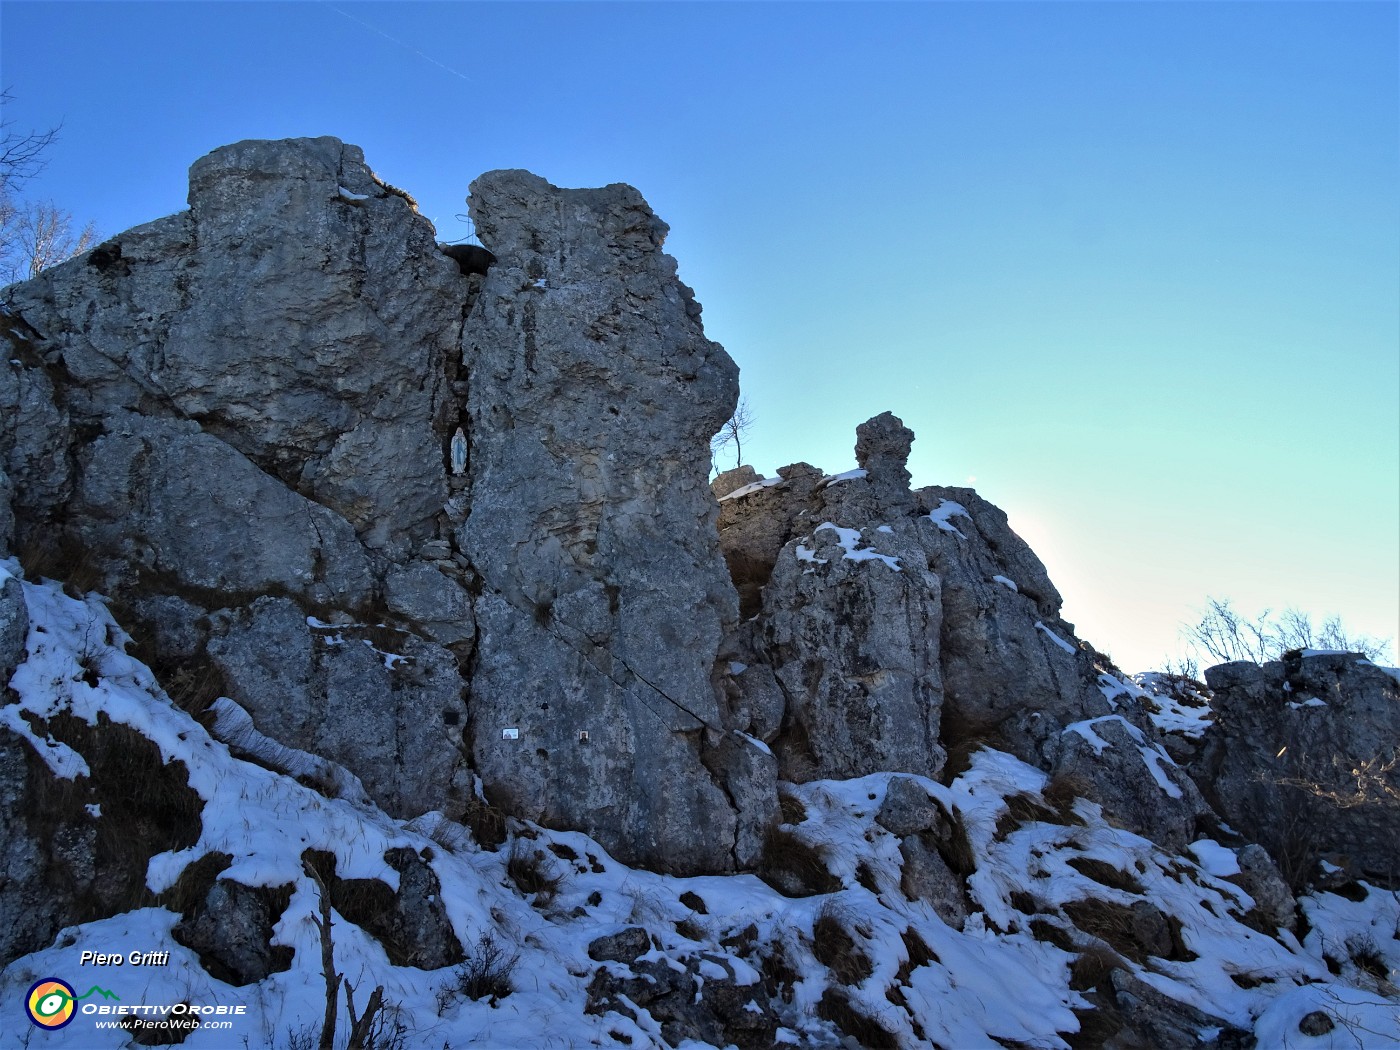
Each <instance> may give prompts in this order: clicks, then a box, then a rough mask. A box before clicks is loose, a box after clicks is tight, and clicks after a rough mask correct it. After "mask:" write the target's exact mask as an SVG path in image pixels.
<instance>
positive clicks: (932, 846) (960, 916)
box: [899, 831, 968, 930]
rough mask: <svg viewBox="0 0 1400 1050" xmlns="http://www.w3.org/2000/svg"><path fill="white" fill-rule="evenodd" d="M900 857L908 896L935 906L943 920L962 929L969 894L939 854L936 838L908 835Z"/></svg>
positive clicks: (905, 892)
mask: <svg viewBox="0 0 1400 1050" xmlns="http://www.w3.org/2000/svg"><path fill="white" fill-rule="evenodd" d="M899 855H900V859H901V860H902V862H903V864H902V867H901V870H900V887H901V888H902V889H903V891H904V895H905V896H906V897H908V898H909V899H910V900H921V901H925V902H927V903H928V904H930V905H932V907H933V910H934V911H936V912H937V913H938V917H939V918H940V919H942V920H943V921H944V922H946V923H947V924H948V925H949V926H951V927H953V928H954V929H957V930H961V929H962V928H963V924H964V923H965V922H966V921H967V915H968V901H967V891H966V889H965V884H964V882H963V879H962V878H961V877H959V876H958V875H957V874H956V873H955V872H954V871H953V870H952V869H951V868H950V867H948V862H947V861H945V860H944V859H943V855H942V853H940V852H939V849H938V845H937V840H936V836H935V835H933V834H931V833H929V832H926V831H925V832H918V833H915V834H910V835H907V836H906V837H905V838H904V840H903V841H902V842H900V844H899Z"/></svg>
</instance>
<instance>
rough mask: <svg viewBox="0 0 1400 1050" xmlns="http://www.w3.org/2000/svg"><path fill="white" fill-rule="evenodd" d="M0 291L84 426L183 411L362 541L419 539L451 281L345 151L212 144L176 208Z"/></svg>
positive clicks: (446, 416)
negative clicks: (38, 343) (54, 369)
mask: <svg viewBox="0 0 1400 1050" xmlns="http://www.w3.org/2000/svg"><path fill="white" fill-rule="evenodd" d="M10 298H11V304H12V306H13V308H14V309H15V310H16V311H17V312H18V313H19V314H21V315H22V316H23V317H24V319H25V321H27V322H28V324H30V325H31V326H33V327H34V328H35V329H37V330H38V331H39V332H40V333H41V334H43V335H45V336H46V337H47V340H46V342H45V343H44V344H43V345H44V347H45V350H46V353H47V354H48V356H49V357H50V358H52V359H53V360H56V361H61V362H62V365H63V368H64V369H65V371H66V381H67V382H68V383H69V384H70V386H71V389H70V397H69V399H68V401H69V404H70V406H71V409H72V411H73V412H74V413H75V414H76V416H77V418H79V419H80V420H82V421H83V422H85V423H93V422H100V421H101V420H102V419H103V418H105V417H107V416H109V415H110V414H111V413H112V412H113V411H115V410H117V409H125V410H128V411H133V412H141V413H143V414H147V415H152V414H156V415H178V416H180V417H183V418H188V419H196V420H199V421H200V425H201V426H202V427H203V429H204V430H206V431H207V432H208V433H210V434H213V435H215V436H217V437H218V438H220V439H222V440H223V441H224V442H226V443H227V444H228V445H230V446H231V447H233V448H235V449H237V450H238V451H239V452H241V453H242V454H244V455H246V456H247V457H249V458H250V459H252V460H253V461H254V462H255V463H256V464H257V465H258V466H259V467H260V468H261V469H263V470H265V471H267V472H268V473H269V474H271V475H273V476H275V477H279V478H281V479H283V480H284V481H285V482H286V483H287V484H288V485H289V486H291V487H293V488H295V489H296V490H297V491H298V492H300V493H301V494H303V495H305V496H307V497H309V498H311V499H313V500H315V501H316V502H318V503H321V504H323V505H325V506H327V507H329V508H330V509H332V510H334V511H335V512H336V513H337V514H339V515H340V516H341V517H343V518H345V519H346V520H347V521H349V522H350V523H351V525H352V526H353V527H354V529H355V530H356V531H357V532H358V533H359V534H360V535H361V537H362V538H363V539H364V541H365V543H366V544H367V545H369V546H370V547H372V548H382V549H385V550H387V551H389V552H390V553H394V554H400V555H401V554H402V553H404V552H405V551H406V544H407V543H408V542H409V541H411V540H415V539H420V538H423V537H424V536H427V535H430V534H431V532H432V519H433V518H434V516H435V515H436V514H437V512H438V511H439V509H440V508H441V506H442V504H443V502H444V500H445V499H446V490H447V486H446V471H447V464H446V446H447V441H448V439H449V437H450V434H451V431H452V428H453V427H455V426H456V423H457V420H456V416H457V409H456V407H455V406H454V405H452V404H450V402H449V397H448V394H447V388H446V384H447V383H448V382H449V381H450V379H451V375H452V373H453V371H454V370H455V362H454V349H455V345H456V341H457V336H458V333H459V331H460V328H461V316H462V310H463V307H464V305H465V301H466V288H465V282H464V281H463V279H462V278H461V276H460V274H459V273H458V271H457V267H456V266H455V265H454V264H453V263H452V261H451V260H449V259H447V258H445V257H444V256H443V255H442V254H441V253H440V252H439V251H438V250H437V246H436V243H435V242H434V239H433V233H432V227H431V225H430V224H429V223H427V222H426V221H425V220H424V219H423V218H421V217H420V216H418V215H417V214H416V212H415V210H414V209H413V207H412V206H411V205H410V203H409V202H408V201H406V200H405V199H404V198H403V196H402V194H400V193H396V192H394V191H392V190H390V189H388V188H387V187H385V186H384V184H382V183H380V182H379V181H378V180H377V179H375V177H374V176H373V174H372V173H371V172H370V171H369V169H368V168H367V167H366V166H365V164H364V157H363V155H362V153H361V152H360V150H359V149H358V148H356V147H354V146H346V145H344V144H343V143H341V142H340V141H339V140H337V139H333V138H318V139H289V140H283V141H278V142H265V141H248V142H240V143H237V144H235V145H232V146H226V147H223V148H222V149H219V150H215V151H214V152H213V153H211V154H209V155H208V156H206V157H204V158H202V159H201V160H199V161H198V162H196V163H195V164H194V166H193V167H192V168H191V170H190V210H189V211H188V212H186V213H182V214H180V215H176V216H172V217H170V218H168V219H162V220H159V221H158V222H154V223H150V224H147V225H145V226H142V227H138V228H136V229H134V230H130V231H128V232H126V233H124V234H121V235H119V236H118V237H116V238H113V239H112V240H110V241H108V242H106V243H105V244H103V245H101V246H100V247H99V248H98V249H97V250H96V251H93V252H91V253H89V254H87V255H86V256H83V257H81V258H79V259H75V260H73V261H71V262H69V263H67V264H65V265H63V266H59V267H55V268H53V269H52V270H49V271H46V272H45V273H44V274H42V275H40V277H39V278H37V279H36V280H33V281H29V282H26V283H25V284H23V285H18V286H16V287H15V288H14V289H12V290H11V293H10ZM0 397H3V392H0Z"/></svg>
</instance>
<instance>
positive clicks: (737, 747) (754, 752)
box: [703, 730, 779, 868]
mask: <svg viewBox="0 0 1400 1050" xmlns="http://www.w3.org/2000/svg"><path fill="white" fill-rule="evenodd" d="M703 758H704V762H705V765H706V767H707V768H708V769H709V770H710V772H711V773H712V774H713V775H714V777H715V779H716V780H717V781H718V782H719V783H720V785H721V786H722V787H723V788H724V791H725V794H726V795H728V796H729V800H730V802H731V803H732V804H733V806H734V810H735V813H736V814H737V823H738V826H737V828H736V830H735V836H734V862H735V864H736V865H737V866H738V867H740V868H754V867H756V866H757V865H758V863H759V861H760V860H761V859H762V856H763V845H764V839H765V837H766V835H767V832H768V829H769V828H770V827H772V826H773V825H775V824H776V823H777V822H778V819H779V814H778V795H777V792H776V790H775V785H776V783H777V780H778V761H777V759H776V758H775V757H774V756H773V752H772V751H770V750H769V749H768V748H767V747H766V746H765V745H764V744H762V743H761V742H760V741H759V739H758V738H757V737H751V736H746V735H745V734H744V733H742V732H740V731H737V730H734V731H730V732H728V733H726V734H724V736H723V737H721V738H720V739H719V741H718V743H717V744H716V745H715V746H713V747H707V748H706V749H705V752H704V755H703Z"/></svg>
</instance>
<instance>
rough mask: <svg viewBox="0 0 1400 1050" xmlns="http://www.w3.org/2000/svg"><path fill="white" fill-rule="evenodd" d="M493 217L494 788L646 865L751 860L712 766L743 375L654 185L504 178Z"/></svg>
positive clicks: (488, 535)
mask: <svg viewBox="0 0 1400 1050" xmlns="http://www.w3.org/2000/svg"><path fill="white" fill-rule="evenodd" d="M471 207H472V216H473V218H474V219H475V221H476V228H477V230H478V231H479V232H480V234H481V237H482V239H483V241H485V242H486V243H487V244H488V245H489V246H490V248H491V250H492V252H493V253H495V255H496V257H497V262H496V263H495V265H493V266H492V267H491V268H490V270H489V272H488V273H487V275H486V279H485V283H484V284H483V286H482V290H481V295H480V297H479V298H478V299H477V301H476V305H475V307H474V309H473V312H472V315H471V317H470V318H469V320H468V325H467V334H466V337H465V345H464V358H463V360H464V364H465V366H466V368H467V373H468V381H469V383H470V385H471V391H472V397H471V402H470V410H471V426H470V438H469V440H470V451H469V456H468V461H469V463H470V470H469V473H470V476H471V487H470V515H469V516H468V517H467V518H466V520H465V521H464V522H463V523H462V524H461V525H460V526H458V528H457V532H456V536H457V542H458V544H459V546H460V547H461V549H462V550H463V551H464V552H465V553H466V554H467V556H468V558H470V559H471V561H472V563H473V565H474V566H475V568H476V570H477V572H479V573H480V576H481V584H480V588H479V595H478V596H477V598H476V602H475V607H474V610H475V618H476V623H477V629H478V632H479V636H478V645H477V657H476V663H475V667H474V669H473V674H472V685H471V689H472V703H471V712H472V741H473V756H474V759H475V762H476V765H477V768H478V769H479V771H480V774H481V777H482V779H483V781H484V782H485V784H486V791H487V795H488V797H490V798H492V799H494V800H496V801H498V802H499V804H501V805H502V806H503V807H504V808H506V809H507V810H509V811H511V812H515V813H520V814H522V815H525V816H529V817H532V818H534V819H537V820H540V821H542V822H544V823H547V824H550V825H553V826H560V827H588V828H589V829H590V830H591V831H592V832H593V833H594V834H595V835H597V836H598V838H599V839H600V840H601V841H602V842H603V843H604V844H605V845H606V846H607V847H608V848H609V849H612V850H616V851H618V852H620V853H625V854H628V855H630V856H632V857H635V858H637V859H640V860H644V861H645V862H647V863H651V864H657V865H661V866H665V867H667V868H670V869H692V870H693V869H697V868H706V867H717V866H723V865H724V864H726V863H731V864H732V863H733V860H732V855H731V854H732V849H733V846H734V843H735V841H736V834H737V832H738V830H739V826H738V821H739V818H738V815H737V814H736V809H735V806H734V804H733V803H732V802H731V800H730V798H729V797H728V796H727V795H726V792H725V791H724V789H723V787H722V786H721V784H719V783H716V782H715V780H713V779H712V778H711V777H710V775H709V774H708V771H707V770H706V769H705V766H704V764H703V756H704V751H705V749H706V748H707V747H709V746H712V745H713V744H714V743H716V742H717V741H716V737H717V736H722V734H723V732H724V729H725V726H724V725H723V722H722V719H721V713H720V708H719V703H718V699H717V696H716V693H715V690H714V688H713V687H712V685H711V684H710V676H711V672H712V670H713V667H714V664H715V660H716V656H717V653H718V650H719V645H720V639H721V637H722V635H723V632H724V631H725V629H726V628H728V627H730V626H731V625H732V623H733V621H734V619H735V616H736V602H735V596H734V590H733V587H732V585H731V584H730V581H729V578H728V575H727V574H726V572H725V570H724V564H723V562H722V561H721V560H720V557H719V552H718V550H717V549H716V546H715V543H714V540H713V535H714V528H715V505H714V502H713V500H712V499H711V498H710V494H709V489H708V487H707V485H706V479H705V475H706V464H707V456H706V451H705V450H706V448H707V443H708V441H709V438H710V435H712V434H713V433H714V432H715V431H717V430H718V429H719V427H720V424H721V423H723V421H724V419H725V417H726V416H727V415H728V414H729V413H730V412H731V411H732V410H733V407H734V403H735V400H736V398H737V393H738V385H737V369H736V368H735V367H734V364H733V362H732V361H730V359H729V357H728V355H726V354H725V353H724V351H723V349H722V348H721V347H719V346H718V345H717V344H715V343H712V342H710V341H709V340H708V339H706V338H705V336H704V332H703V330H702V328H701V326H700V322H699V313H700V309H699V306H698V304H696V303H695V301H694V299H693V297H692V295H691V293H690V291H689V289H687V288H686V287H685V286H684V285H683V284H681V283H680V282H679V281H678V280H677V279H676V276H675V262H674V260H672V259H671V258H670V257H669V256H667V255H666V254H664V253H663V252H662V251H661V242H662V240H663V238H664V236H665V232H666V226H665V224H664V223H662V222H661V221H660V220H658V219H657V218H656V217H655V216H654V215H653V214H652V213H651V211H650V209H649V208H647V206H646V203H645V201H643V200H642V198H641V196H640V195H639V194H638V193H637V192H636V191H635V190H633V189H631V188H630V187H627V186H609V187H605V188H603V189H599V190H560V189H557V188H556V187H554V186H551V185H550V184H549V183H547V182H545V181H544V180H543V179H540V178H538V177H537V176H534V175H531V174H529V173H527V172H521V171H506V172H493V173H491V174H489V175H485V176H482V177H481V178H479V179H477V180H476V182H474V183H473V184H472V197H471ZM707 736H708V737H709V740H707ZM770 795H771V792H770ZM774 798H775V796H774ZM604 813H606V814H611V815H612V816H611V818H610V819H609V820H607V822H606V823H604V822H602V821H600V820H599V815H600V814H604ZM745 819H746V820H747V821H749V822H752V819H753V818H752V817H751V816H746V817H745ZM698 827H703V828H705V829H706V835H705V836H703V838H702V837H697V836H696V835H695V833H694V829H695V828H698ZM716 843H722V844H726V845H725V847H724V853H723V854H721V855H716V846H715V844H716Z"/></svg>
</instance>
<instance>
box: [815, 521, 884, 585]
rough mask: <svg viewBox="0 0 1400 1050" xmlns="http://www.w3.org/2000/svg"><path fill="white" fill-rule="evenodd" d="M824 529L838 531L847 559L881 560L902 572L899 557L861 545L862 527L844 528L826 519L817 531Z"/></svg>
mask: <svg viewBox="0 0 1400 1050" xmlns="http://www.w3.org/2000/svg"><path fill="white" fill-rule="evenodd" d="M822 529H831V530H832V531H833V532H835V533H836V542H837V543H839V544H841V548H842V549H843V550H844V551H845V552H846V553H845V554H843V555H841V557H842V559H843V560H845V561H880V562H884V563H885V564H886V565H887V566H889V567H890V568H891V569H893V570H894V571H895V572H900V571H901V570H900V567H899V559H898V558H895V557H892V556H890V555H888V554H881V553H880V552H879V551H877V550H875V549H874V548H872V547H862V546H860V529H843V528H841V526H839V525H835V524H833V523H832V522H829V521H824V522H822V523H821V524H820V525H818V526H817V528H816V532H821V531H822Z"/></svg>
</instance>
